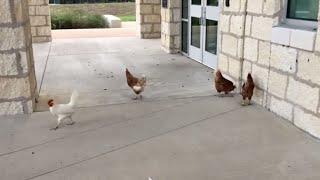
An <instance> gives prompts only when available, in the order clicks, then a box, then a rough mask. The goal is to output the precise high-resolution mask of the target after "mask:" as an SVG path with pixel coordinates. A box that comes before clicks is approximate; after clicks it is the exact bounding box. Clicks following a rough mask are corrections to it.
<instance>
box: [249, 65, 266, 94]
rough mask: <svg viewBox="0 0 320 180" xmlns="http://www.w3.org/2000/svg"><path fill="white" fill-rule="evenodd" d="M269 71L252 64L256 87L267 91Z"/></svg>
mask: <svg viewBox="0 0 320 180" xmlns="http://www.w3.org/2000/svg"><path fill="white" fill-rule="evenodd" d="M268 76H269V70H268V69H267V68H263V67H260V66H257V65H255V64H252V77H253V79H254V82H255V84H256V86H257V87H258V88H260V89H263V90H267V86H268Z"/></svg>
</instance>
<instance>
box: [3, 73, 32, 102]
mask: <svg viewBox="0 0 320 180" xmlns="http://www.w3.org/2000/svg"><path fill="white" fill-rule="evenodd" d="M0 89H1V91H0V99H13V98H18V97H30V84H29V79H28V77H26V78H0Z"/></svg>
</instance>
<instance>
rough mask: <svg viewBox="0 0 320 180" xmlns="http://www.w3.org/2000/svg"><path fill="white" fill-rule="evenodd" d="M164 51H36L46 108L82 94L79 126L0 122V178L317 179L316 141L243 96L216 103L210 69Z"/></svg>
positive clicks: (131, 46)
mask: <svg viewBox="0 0 320 180" xmlns="http://www.w3.org/2000/svg"><path fill="white" fill-rule="evenodd" d="M159 47H160V46H159V41H158V40H140V39H137V38H105V39H100V38H93V39H86V38H84V39H63V40H62V39H61V40H54V41H53V43H52V44H51V45H50V43H49V44H38V45H36V46H35V52H36V57H37V58H36V61H37V62H36V64H37V75H38V77H41V78H39V79H42V77H43V81H42V83H41V80H38V81H39V82H40V84H42V85H41V99H46V98H47V97H52V96H53V97H57V98H58V100H61V101H67V99H68V96H69V94H68V93H69V92H68V91H70V90H71V89H73V88H76V89H78V90H79V91H80V95H81V96H80V97H81V98H80V102H79V105H80V107H82V108H78V109H77V112H76V114H75V116H74V119H75V120H76V124H74V125H73V126H64V127H62V128H61V129H59V130H57V131H50V130H49V128H51V127H53V126H54V125H55V119H54V118H53V117H52V116H51V115H50V114H49V113H48V112H46V111H44V112H38V113H34V114H32V115H31V116H15V117H0V177H1V178H0V179H5V180H31V179H32V180H57V179H59V180H104V179H108V180H147V179H148V177H152V178H153V180H212V179H217V180H250V179H252V180H257V179H258V180H318V179H319V178H320V172H319V169H320V153H319V152H320V142H319V141H317V140H316V139H314V138H312V137H310V136H308V135H307V134H306V133H304V132H302V131H300V130H299V129H297V128H296V127H294V126H293V125H291V124H290V123H288V122H287V121H285V120H283V119H280V118H278V117H277V116H275V115H273V114H272V113H270V112H268V111H266V110H265V109H262V108H260V107H258V106H255V105H253V106H249V107H242V106H240V99H241V98H240V97H239V96H235V97H233V98H231V97H227V98H219V97H217V96H215V92H214V91H213V90H212V82H211V81H212V79H211V70H210V69H208V68H206V67H204V66H202V65H200V64H198V63H196V62H194V61H191V60H190V59H188V58H185V57H183V56H180V55H169V54H165V53H163V52H162V51H161V50H160V48H159ZM49 49H51V50H50V53H49V54H50V56H49V58H48V61H46V59H47V55H48V52H49ZM41 59H44V60H43V61H42V60H41ZM45 64H47V65H45ZM44 67H46V68H44ZM125 67H129V68H130V69H132V71H134V72H135V73H138V74H140V73H144V74H146V75H147V77H148V84H149V87H148V88H147V90H146V92H145V98H144V99H143V100H142V101H133V100H131V91H130V90H129V89H128V88H127V87H126V84H125V79H124V75H123V70H124V68H125ZM43 72H44V73H43ZM112 76H113V77H112ZM104 89H107V90H104ZM43 101H44V100H43ZM42 110H46V109H45V108H44V106H43V109H42Z"/></svg>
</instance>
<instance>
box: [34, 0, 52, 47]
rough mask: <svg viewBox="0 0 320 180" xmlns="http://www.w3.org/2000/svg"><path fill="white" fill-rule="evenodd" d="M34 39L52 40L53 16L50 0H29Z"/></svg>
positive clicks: (38, 40)
mask: <svg viewBox="0 0 320 180" xmlns="http://www.w3.org/2000/svg"><path fill="white" fill-rule="evenodd" d="M28 2H29V14H30V24H31V33H32V41H33V42H34V43H38V42H49V41H51V17H50V6H49V0H28Z"/></svg>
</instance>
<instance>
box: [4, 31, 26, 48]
mask: <svg viewBox="0 0 320 180" xmlns="http://www.w3.org/2000/svg"><path fill="white" fill-rule="evenodd" d="M0 42H1V43H0V50H10V49H12V48H13V49H18V48H23V47H24V46H25V45H24V29H23V28H22V27H18V28H7V27H2V28H0Z"/></svg>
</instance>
